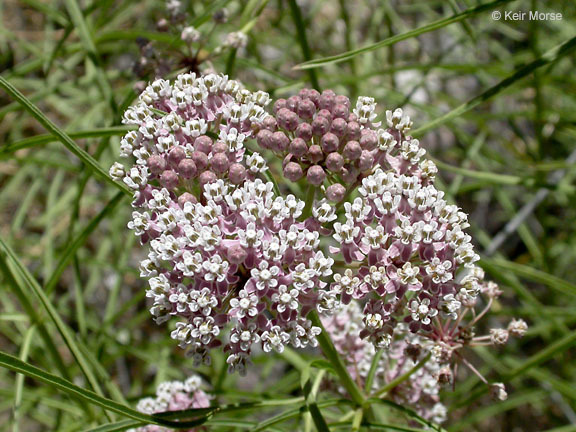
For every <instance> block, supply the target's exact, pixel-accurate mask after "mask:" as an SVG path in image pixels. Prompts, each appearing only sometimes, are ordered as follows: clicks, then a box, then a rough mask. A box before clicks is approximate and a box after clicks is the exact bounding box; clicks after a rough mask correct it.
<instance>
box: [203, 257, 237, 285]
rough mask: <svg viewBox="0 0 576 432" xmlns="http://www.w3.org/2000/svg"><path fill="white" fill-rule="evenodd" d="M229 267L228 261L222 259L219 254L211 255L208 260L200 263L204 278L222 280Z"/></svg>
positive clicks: (208, 280)
mask: <svg viewBox="0 0 576 432" xmlns="http://www.w3.org/2000/svg"><path fill="white" fill-rule="evenodd" d="M229 267H230V264H228V261H224V260H223V259H222V257H221V256H220V255H213V256H212V257H210V260H209V261H204V262H203V263H202V269H203V270H204V272H205V273H204V280H206V281H207V282H212V281H215V282H222V281H223V280H224V279H226V276H227V273H228V269H229Z"/></svg>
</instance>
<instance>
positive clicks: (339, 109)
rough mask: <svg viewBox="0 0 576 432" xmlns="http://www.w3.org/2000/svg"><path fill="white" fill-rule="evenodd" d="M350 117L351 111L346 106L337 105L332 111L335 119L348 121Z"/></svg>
mask: <svg viewBox="0 0 576 432" xmlns="http://www.w3.org/2000/svg"><path fill="white" fill-rule="evenodd" d="M349 115H350V111H349V110H348V107H347V106H346V105H336V106H335V107H334V109H333V110H332V116H333V117H334V118H341V119H344V120H348V116H349Z"/></svg>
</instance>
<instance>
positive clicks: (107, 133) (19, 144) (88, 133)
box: [0, 126, 133, 156]
mask: <svg viewBox="0 0 576 432" xmlns="http://www.w3.org/2000/svg"><path fill="white" fill-rule="evenodd" d="M132 129H133V128H132V127H130V126H112V127H108V128H100V129H91V130H85V131H78V132H69V133H68V136H69V137H70V138H73V139H80V138H105V137H111V136H120V135H124V134H125V133H126V132H128V131H130V130H132ZM53 141H58V138H57V137H55V136H54V135H49V134H44V135H36V136H33V137H30V138H24V139H22V140H18V141H14V142H12V143H8V144H6V145H4V146H2V147H1V148H0V156H3V155H5V154H8V153H14V152H15V151H17V150H21V149H23V148H29V147H36V146H40V145H43V144H48V143H51V142H53Z"/></svg>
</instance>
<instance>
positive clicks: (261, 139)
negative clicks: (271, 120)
mask: <svg viewBox="0 0 576 432" xmlns="http://www.w3.org/2000/svg"><path fill="white" fill-rule="evenodd" d="M272 133H273V132H271V131H269V130H268V129H262V130H261V131H260V132H258V135H256V141H257V142H258V145H259V146H260V147H262V148H265V149H270V148H272Z"/></svg>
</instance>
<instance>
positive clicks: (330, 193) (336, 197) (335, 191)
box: [326, 183, 346, 202]
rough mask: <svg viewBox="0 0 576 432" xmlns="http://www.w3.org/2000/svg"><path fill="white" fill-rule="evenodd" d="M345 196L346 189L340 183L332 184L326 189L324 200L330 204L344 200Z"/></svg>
mask: <svg viewBox="0 0 576 432" xmlns="http://www.w3.org/2000/svg"><path fill="white" fill-rule="evenodd" d="M344 195H346V188H345V187H344V186H342V185H341V184H340V183H336V184H333V185H331V186H328V188H326V198H328V199H329V200H330V201H332V202H340V201H342V200H343V199H344Z"/></svg>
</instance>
